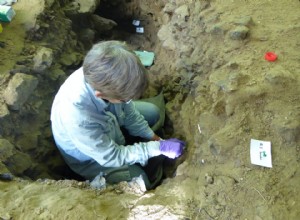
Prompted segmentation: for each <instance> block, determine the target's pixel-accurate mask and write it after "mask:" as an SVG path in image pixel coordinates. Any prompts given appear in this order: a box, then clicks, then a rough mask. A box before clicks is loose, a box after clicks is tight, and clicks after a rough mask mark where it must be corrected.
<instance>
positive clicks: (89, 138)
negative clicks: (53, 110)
mask: <svg viewBox="0 0 300 220" xmlns="http://www.w3.org/2000/svg"><path fill="white" fill-rule="evenodd" d="M83 115H84V114H81V115H78V117H75V118H80V122H79V123H78V120H77V121H73V120H74V117H72V118H69V120H65V123H64V126H65V128H66V131H67V135H68V137H69V139H70V140H72V142H73V143H74V145H75V146H76V148H77V149H78V150H79V151H80V152H82V153H83V154H85V155H87V156H89V157H91V158H93V159H94V160H96V161H97V162H98V163H99V164H100V165H102V166H104V167H119V166H123V165H125V164H128V165H130V164H134V163H140V164H141V165H145V164H147V161H148V159H149V158H151V157H154V156H158V155H160V150H159V145H160V144H159V142H158V141H150V142H145V143H137V144H134V145H127V146H123V145H118V144H116V143H115V142H114V141H113V140H112V139H111V138H110V137H109V134H108V132H107V131H109V130H111V128H110V126H114V124H112V123H104V122H102V121H101V122H100V121H97V120H96V121H95V118H89V117H86V118H83ZM73 116H74V115H73Z"/></svg>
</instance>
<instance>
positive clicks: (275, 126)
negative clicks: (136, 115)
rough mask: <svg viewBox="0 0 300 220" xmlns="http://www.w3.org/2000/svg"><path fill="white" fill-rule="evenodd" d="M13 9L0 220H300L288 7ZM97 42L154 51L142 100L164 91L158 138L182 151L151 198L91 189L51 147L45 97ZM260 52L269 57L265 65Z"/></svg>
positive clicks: (0, 132) (293, 4) (96, 4)
mask: <svg viewBox="0 0 300 220" xmlns="http://www.w3.org/2000/svg"><path fill="white" fill-rule="evenodd" d="M78 2H79V3H81V6H80V4H78ZM89 4H91V5H92V6H89ZM83 5H84V6H85V7H84V8H83V7H82V6H83ZM86 7H87V8H88V9H89V11H88V12H86V11H83V10H86ZM13 8H14V9H15V11H16V16H15V17H14V19H13V21H12V22H10V23H2V26H3V32H2V33H1V34H0V55H1V61H0V74H1V75H0V94H1V96H0V123H1V126H0V162H1V163H0V219H5V220H9V219H22V220H26V219H30V220H31V219H100V220H101V219H132V220H133V219H141V220H144V219H149V220H150V219H151V220H153V219H172V220H173V219H174V220H175V219H243V220H246V219H247V220H250V219H254V220H269V219H270V220H273V219H275V220H277V219H278V220H281V219H289V220H296V219H299V218H300V197H299V196H298V193H299V192H300V184H299V182H300V170H299V161H300V136H299V134H300V95H299V94H300V56H299V55H300V53H299V51H300V41H299V39H300V2H299V1H298V0H289V1H284V0H279V1H270V0H261V1H256V0H253V1H250V0H231V1H224V0H211V1H202V0H198V1H195V0H169V1H165V0H155V1H151V3H150V2H149V1H146V0H142V1H138V0H132V1H121V0H115V1H108V0H106V1H105V0H101V1H80V0H78V1H70V0H60V1H51V0H45V1H43V0H41V1H31V0H19V1H18V2H17V3H15V4H14V5H13ZM29 12H30V13H29ZM96 14H97V16H95V15H96ZM99 17H100V18H99ZM101 17H105V18H106V20H105V19H102V18H101ZM133 19H140V20H141V24H142V26H143V27H144V30H145V32H144V33H143V34H137V33H135V30H134V27H133V26H132V25H131V24H130V22H131V21H132V20H133ZM105 39H119V40H126V41H127V42H128V43H130V44H131V45H133V47H134V49H139V50H147V51H153V52H155V54H156V57H155V63H154V65H153V66H151V67H149V74H150V79H151V88H150V89H149V91H148V92H147V94H146V95H147V96H150V95H154V94H155V93H157V92H158V91H160V90H161V89H163V93H164V97H165V100H166V113H167V121H166V125H165V131H166V136H172V137H178V138H181V139H184V140H185V141H186V142H187V143H188V146H187V151H186V153H185V155H184V156H183V157H182V158H180V159H178V160H177V161H173V165H175V166H177V165H179V166H178V168H177V170H176V173H175V175H174V177H172V178H167V179H165V180H164V182H163V183H162V184H161V185H160V186H158V187H157V188H156V189H155V190H152V191H148V192H143V191H142V190H139V189H138V187H136V186H135V185H132V184H128V183H126V182H124V183H120V184H117V185H114V186H108V187H107V188H105V189H101V190H97V189H94V188H92V187H91V186H90V184H89V183H88V182H86V181H84V180H80V179H79V178H78V177H76V176H74V174H72V172H70V170H68V168H67V167H66V166H65V165H64V163H63V161H62V159H61V157H60V156H59V154H58V152H57V150H56V148H55V145H54V143H53V140H52V136H51V130H50V121H49V113H50V106H51V103H52V100H53V97H54V95H55V92H56V90H57V89H58V87H59V85H60V84H61V83H62V82H63V80H64V79H65V78H66V77H67V76H68V74H70V73H71V72H72V71H73V70H75V69H76V68H78V67H79V66H80V64H81V61H82V57H83V56H84V53H85V52H86V50H87V49H89V48H90V46H91V45H92V43H93V42H96V41H99V40H105ZM269 51H271V52H274V53H276V54H277V60H276V61H274V62H269V61H267V60H266V59H265V57H264V56H265V53H266V52H269ZM17 73H23V74H26V75H29V76H30V77H31V78H26V77H24V75H21V76H23V77H24V78H22V80H21V83H20V84H21V86H20V87H17V86H16V85H15V84H13V83H12V82H15V81H14V80H16V77H15V76H16V75H18V76H19V74H17ZM37 81H38V85H36V84H35V82H37ZM28 85H30V86H28ZM12 88H14V89H15V91H16V92H15V93H9V92H8V90H9V91H10V89H12ZM19 88H21V89H22V90H21V92H20V90H18V89H19ZM12 99H14V102H13V103H12V101H11V100H12ZM251 139H257V140H262V141H270V142H271V148H272V150H271V155H272V168H267V167H263V166H258V165H253V164H251V161H250V141H251Z"/></svg>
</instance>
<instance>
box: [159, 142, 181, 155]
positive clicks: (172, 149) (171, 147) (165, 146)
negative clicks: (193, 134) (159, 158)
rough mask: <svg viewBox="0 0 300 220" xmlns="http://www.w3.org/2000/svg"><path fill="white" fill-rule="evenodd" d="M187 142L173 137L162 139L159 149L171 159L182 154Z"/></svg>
mask: <svg viewBox="0 0 300 220" xmlns="http://www.w3.org/2000/svg"><path fill="white" fill-rule="evenodd" d="M184 147H185V142H183V141H181V140H179V139H176V138H172V139H167V140H162V141H160V146H159V149H160V151H161V153H162V154H163V155H165V156H167V157H169V158H171V159H174V158H176V157H179V156H180V155H181V154H182V151H183V148H184Z"/></svg>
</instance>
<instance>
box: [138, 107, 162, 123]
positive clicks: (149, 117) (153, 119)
mask: <svg viewBox="0 0 300 220" xmlns="http://www.w3.org/2000/svg"><path fill="white" fill-rule="evenodd" d="M136 108H137V110H138V111H139V112H140V113H141V114H142V115H143V116H144V118H145V120H146V121H147V122H148V124H149V126H150V127H151V126H153V125H155V124H156V123H157V122H158V121H159V119H160V109H159V108H158V107H157V106H156V105H154V104H152V103H150V102H140V101H137V102H136Z"/></svg>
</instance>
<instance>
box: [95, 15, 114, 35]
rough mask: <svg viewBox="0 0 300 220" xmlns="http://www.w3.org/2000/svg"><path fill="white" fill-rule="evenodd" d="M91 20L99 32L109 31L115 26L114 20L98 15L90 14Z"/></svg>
mask: <svg viewBox="0 0 300 220" xmlns="http://www.w3.org/2000/svg"><path fill="white" fill-rule="evenodd" d="M91 20H92V22H93V24H94V28H95V29H96V30H97V31H98V32H99V33H101V32H102V33H103V32H105V31H109V30H111V29H113V28H114V27H115V26H117V23H116V22H115V21H113V20H110V19H107V18H103V17H100V16H98V15H92V17H91Z"/></svg>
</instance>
